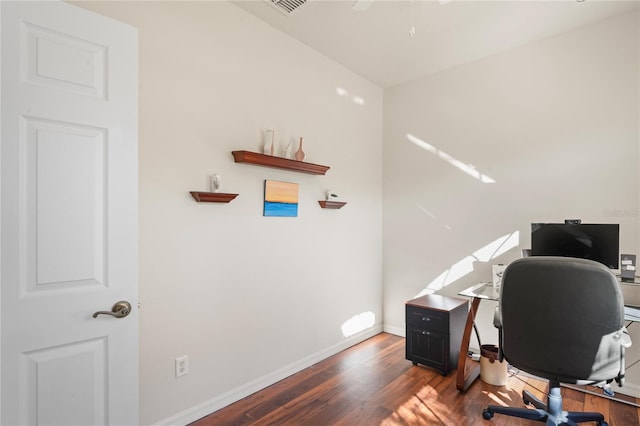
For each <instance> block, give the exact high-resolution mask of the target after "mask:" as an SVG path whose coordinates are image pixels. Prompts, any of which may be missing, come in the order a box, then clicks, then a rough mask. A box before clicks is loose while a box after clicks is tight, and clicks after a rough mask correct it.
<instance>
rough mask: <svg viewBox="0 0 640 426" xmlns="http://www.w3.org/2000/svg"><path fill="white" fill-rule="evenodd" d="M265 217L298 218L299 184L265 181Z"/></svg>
mask: <svg viewBox="0 0 640 426" xmlns="http://www.w3.org/2000/svg"><path fill="white" fill-rule="evenodd" d="M263 216H284V217H297V216H298V184H297V183H290V182H278V181H276V180H265V181H264V212H263Z"/></svg>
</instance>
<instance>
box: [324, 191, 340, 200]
mask: <svg viewBox="0 0 640 426" xmlns="http://www.w3.org/2000/svg"><path fill="white" fill-rule="evenodd" d="M324 196H325V198H324V199H325V200H327V201H331V200H332V199H333V198H338V194H335V193H334V192H333V190H331V189H327V190H326V191H325V192H324Z"/></svg>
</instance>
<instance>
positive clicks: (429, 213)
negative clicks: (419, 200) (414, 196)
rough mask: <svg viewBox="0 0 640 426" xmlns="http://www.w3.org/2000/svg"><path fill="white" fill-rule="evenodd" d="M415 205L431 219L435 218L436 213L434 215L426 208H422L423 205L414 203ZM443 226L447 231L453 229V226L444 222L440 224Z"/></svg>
mask: <svg viewBox="0 0 640 426" xmlns="http://www.w3.org/2000/svg"><path fill="white" fill-rule="evenodd" d="M416 207H418V209H419V210H420V211H422V212H423V213H425V214H427V215H428V216H430V217H431V219H434V220H436V219H437V218H436V215H434V214H433V213H431V212H430V211H429V210H427V209H426V208H424V207H423V206H421V205H420V204H416ZM442 226H443V227H444V229H446V230H447V231H451V230H453V228H452V227H451V226H449V225H447V224H446V223H445V224H444V225H442Z"/></svg>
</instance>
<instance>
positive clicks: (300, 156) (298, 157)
mask: <svg viewBox="0 0 640 426" xmlns="http://www.w3.org/2000/svg"><path fill="white" fill-rule="evenodd" d="M296 160H298V161H302V160H304V151H303V150H302V138H300V145H299V146H298V150H297V151H296Z"/></svg>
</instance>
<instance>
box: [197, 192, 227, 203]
mask: <svg viewBox="0 0 640 426" xmlns="http://www.w3.org/2000/svg"><path fill="white" fill-rule="evenodd" d="M191 196H192V197H193V198H195V200H196V201H197V202H199V203H228V202H229V201H231V200H233V199H234V198H236V197H237V196H238V194H225V193H224V192H199V191H191Z"/></svg>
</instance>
